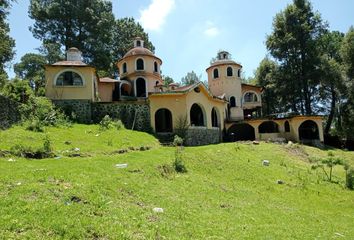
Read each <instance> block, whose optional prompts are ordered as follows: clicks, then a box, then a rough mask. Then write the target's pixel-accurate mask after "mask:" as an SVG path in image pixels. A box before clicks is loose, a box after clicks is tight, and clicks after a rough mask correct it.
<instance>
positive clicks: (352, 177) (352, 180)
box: [344, 164, 354, 190]
mask: <svg viewBox="0 0 354 240" xmlns="http://www.w3.org/2000/svg"><path fill="white" fill-rule="evenodd" d="M344 169H345V186H346V187H347V188H348V189H350V190H354V169H353V168H351V167H350V166H349V165H348V164H346V165H345V166H344Z"/></svg>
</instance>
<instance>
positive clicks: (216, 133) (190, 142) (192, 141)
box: [184, 127, 221, 146]
mask: <svg viewBox="0 0 354 240" xmlns="http://www.w3.org/2000/svg"><path fill="white" fill-rule="evenodd" d="M220 141H221V131H220V129H219V128H213V129H207V128H206V127H191V128H189V129H188V130H187V134H186V137H185V140H184V142H185V145H187V146H201V145H208V144H216V143H220Z"/></svg>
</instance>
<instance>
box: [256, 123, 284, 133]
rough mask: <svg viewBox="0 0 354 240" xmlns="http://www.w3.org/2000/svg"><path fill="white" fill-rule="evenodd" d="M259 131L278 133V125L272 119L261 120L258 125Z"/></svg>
mask: <svg viewBox="0 0 354 240" xmlns="http://www.w3.org/2000/svg"><path fill="white" fill-rule="evenodd" d="M258 132H259V133H278V132H279V125H278V124H277V123H276V122H273V121H265V122H262V124H261V125H259V127H258Z"/></svg>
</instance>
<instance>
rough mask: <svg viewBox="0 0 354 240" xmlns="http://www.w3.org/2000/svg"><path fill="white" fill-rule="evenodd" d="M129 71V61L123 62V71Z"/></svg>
mask: <svg viewBox="0 0 354 240" xmlns="http://www.w3.org/2000/svg"><path fill="white" fill-rule="evenodd" d="M126 72H127V63H123V73H126Z"/></svg>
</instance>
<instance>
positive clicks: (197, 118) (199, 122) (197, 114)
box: [190, 103, 206, 126]
mask: <svg viewBox="0 0 354 240" xmlns="http://www.w3.org/2000/svg"><path fill="white" fill-rule="evenodd" d="M190 120H191V126H205V125H206V122H205V121H204V113H203V110H202V108H201V107H200V106H199V105H198V104H196V103H194V104H193V105H192V107H191V110H190Z"/></svg>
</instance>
